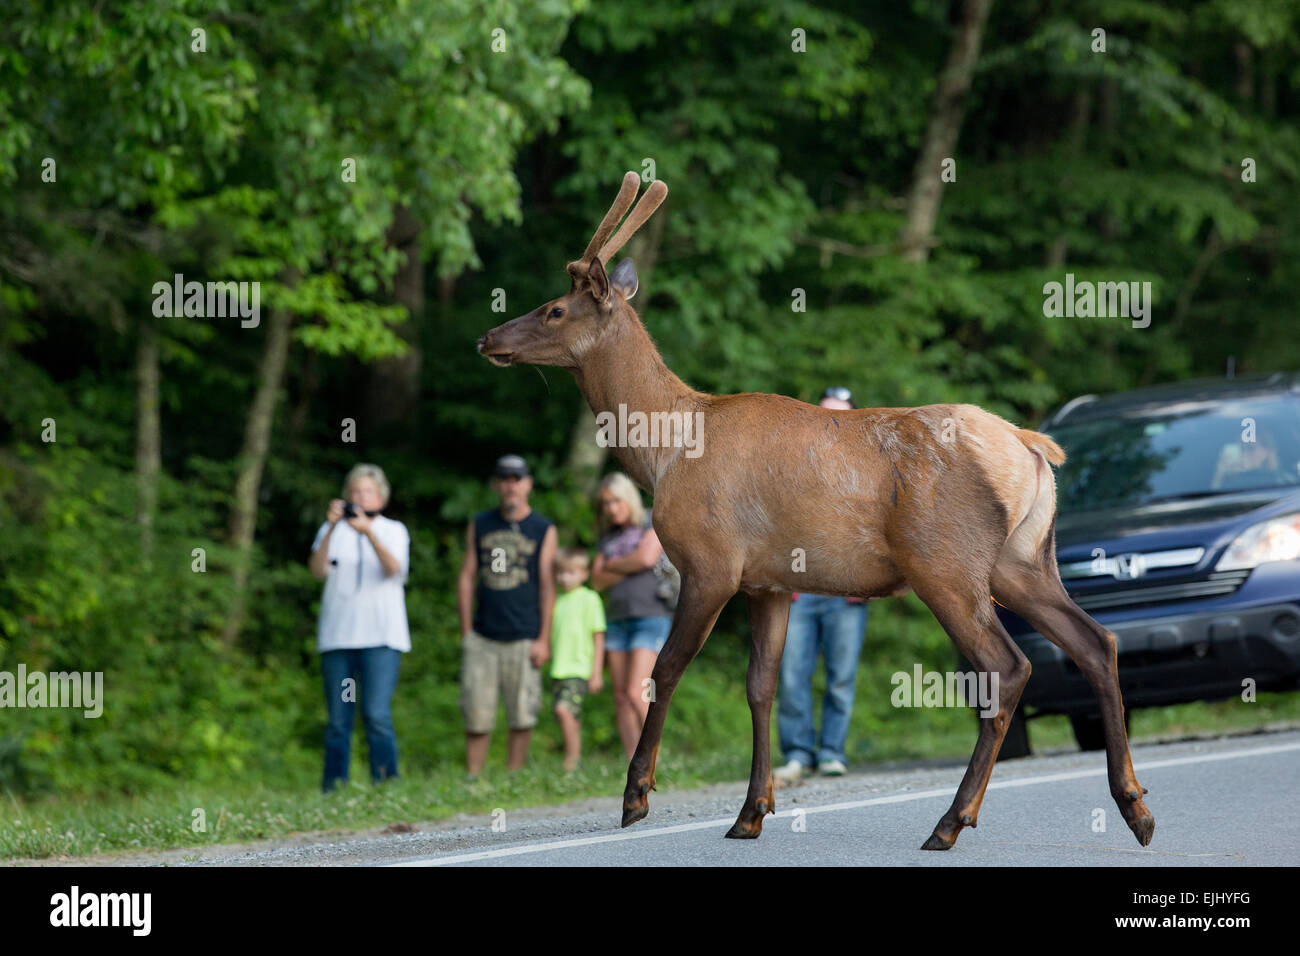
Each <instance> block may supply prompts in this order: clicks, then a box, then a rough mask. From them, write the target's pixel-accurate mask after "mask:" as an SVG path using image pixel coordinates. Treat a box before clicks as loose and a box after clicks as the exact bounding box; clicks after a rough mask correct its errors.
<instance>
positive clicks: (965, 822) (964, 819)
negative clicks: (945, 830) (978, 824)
mask: <svg viewBox="0 0 1300 956" xmlns="http://www.w3.org/2000/svg"><path fill="white" fill-rule="evenodd" d="M961 825H962V826H964V827H974V826H975V818H974V817H973V816H971V815H970V814H969V813H963V814H962V815H961Z"/></svg>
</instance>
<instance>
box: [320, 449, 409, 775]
mask: <svg viewBox="0 0 1300 956" xmlns="http://www.w3.org/2000/svg"><path fill="white" fill-rule="evenodd" d="M390 491H391V489H390V488H389V484H388V479H387V478H385V477H384V472H383V469H382V468H380V467H379V466H378V465H368V464H361V465H357V466H356V467H355V468H353V469H352V470H351V471H350V472H348V476H347V478H346V480H345V481H344V483H343V498H344V499H347V500H346V501H345V500H343V499H335V500H334V501H331V502H330V505H329V511H328V513H327V516H326V521H325V524H323V525H321V528H320V530H319V531H318V532H317V533H316V540H315V541H314V542H313V543H312V546H311V548H312V553H311V560H310V561H309V562H308V564H309V567H310V568H311V571H312V574H314V575H315V576H316V578H317V579H324V581H325V593H324V595H323V596H322V598H321V608H320V621H319V624H318V627H317V631H316V649H317V650H318V651H320V655H321V674H322V677H323V680H324V685H325V707H326V713H327V714H328V718H329V719H328V723H327V725H326V728H325V771H324V774H323V776H322V779H321V790H322V791H324V792H329V791H330V790H332V789H334V787H335V786H337V785H338V784H339V783H345V782H347V779H348V763H349V759H350V750H351V743H352V725H353V722H354V720H355V719H356V717H355V711H356V700H357V696H358V694H359V695H360V698H361V719H362V721H363V723H364V724H365V728H366V742H367V744H368V745H369V748H370V778H371V779H372V780H373V781H374V782H376V783H379V782H381V781H383V780H387V779H389V778H391V777H396V776H397V735H396V732H395V730H394V728H393V716H392V699H393V691H394V690H395V689H396V687H397V672H398V668H399V667H400V665H401V660H402V655H403V654H405V653H407V652H408V651H410V649H411V632H410V628H409V626H408V624H407V620H406V591H405V584H406V575H407V571H408V568H409V562H410V550H411V538H410V535H409V534H408V533H407V530H406V525H404V524H402V522H400V521H394V520H392V519H391V518H387V517H385V516H384V515H383V514H381V513H380V512H382V511H383V509H384V508H385V507H386V506H387V505H388V496H389V493H390Z"/></svg>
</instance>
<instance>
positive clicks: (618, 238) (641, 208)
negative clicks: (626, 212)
mask: <svg viewBox="0 0 1300 956" xmlns="http://www.w3.org/2000/svg"><path fill="white" fill-rule="evenodd" d="M628 175H630V176H636V173H633V172H629V173H628ZM638 178H640V177H638ZM623 182H624V184H626V183H627V182H628V178H627V176H624V177H623ZM667 195H668V185H667V184H666V183H665V182H664V181H663V180H662V179H656V180H655V181H654V182H652V183H651V184H650V188H649V189H647V190H646V191H645V194H644V195H643V196H642V197H641V201H640V202H639V203H637V204H636V208H635V209H633V210H632V215H630V216H628V217H627V219H625V220H624V221H623V225H622V226H621V227H620V228H619V230H618V232H616V233H615V234H614V238H613V239H611V240H609V242H607V243H605V245H604V246H603V247H601V250H600V264H601V265H605V264H606V263H607V262H609V260H610V258H611V257H612V256H613V255H614V253H616V252H618V250H620V249H622V248H623V246H625V245H626V244H627V241H628V240H629V239H631V238H632V236H633V234H634V233H635V232H636V231H637V230H638V229H640V228H641V227H642V226H643V225H645V221H646V220H647V219H649V218H650V215H651V213H653V212H654V211H655V210H656V209H658V208H659V204H660V203H661V202H663V201H664V197H665V196H667Z"/></svg>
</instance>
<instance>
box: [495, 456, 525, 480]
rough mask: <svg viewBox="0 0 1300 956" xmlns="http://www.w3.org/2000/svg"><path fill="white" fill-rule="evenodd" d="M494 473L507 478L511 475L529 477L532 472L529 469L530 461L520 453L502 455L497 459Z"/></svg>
mask: <svg viewBox="0 0 1300 956" xmlns="http://www.w3.org/2000/svg"><path fill="white" fill-rule="evenodd" d="M494 474H495V475H496V476H497V477H498V478H505V477H507V476H510V475H513V476H515V477H517V478H527V477H528V476H529V474H530V472H529V471H528V462H526V461H524V460H523V458H521V457H520V456H519V455H502V456H501V457H500V458H498V459H497V467H496V471H495V472H494Z"/></svg>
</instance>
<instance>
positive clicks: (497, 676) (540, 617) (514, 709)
mask: <svg viewBox="0 0 1300 956" xmlns="http://www.w3.org/2000/svg"><path fill="white" fill-rule="evenodd" d="M492 490H493V491H495V492H496V494H497V496H498V497H499V498H500V500H501V506H500V507H499V508H497V509H495V510H492V511H483V512H480V513H479V514H477V515H475V516H474V519H473V520H472V521H471V522H470V523H469V527H468V528H467V529H466V532H465V563H464V564H463V565H462V566H461V569H460V579H459V581H458V584H457V589H456V591H457V599H458V603H459V606H460V632H461V649H462V652H463V660H462V665H461V681H460V686H461V694H460V705H461V714H462V716H463V717H464V718H465V763H466V766H467V768H468V770H469V775H470V777H477V776H478V774H479V771H480V770H482V768H483V762H484V760H485V759H486V758H487V750H488V744H489V743H490V742H491V740H492V730H493V728H494V726H495V724H496V710H497V698H498V696H503V697H504V698H505V706H506V723H507V725H508V726H509V730H510V736H509V738H508V739H507V741H506V755H507V756H506V764H507V767H508V768H509V769H510V770H518V769H519V768H520V767H522V766H523V765H524V762H525V760H527V758H528V743H529V741H530V739H531V738H532V731H533V727H534V726H536V724H537V714H538V712H539V711H540V709H541V704H542V665H543V664H545V663H546V660H547V658H549V657H550V655H551V610H552V608H553V607H554V605H555V568H554V564H555V549H556V532H555V525H554V524H552V523H551V522H550V521H548V520H547V519H546V518H544V517H542V516H541V515H539V514H538V513H537V512H535V511H533V510H532V509H531V508H529V507H528V496H529V494H530V493H531V492H532V490H533V479H532V476H531V475H530V474H529V471H528V465H527V463H525V461H524V460H523V459H522V458H520V457H519V456H518V455H505V456H504V457H502V458H500V459H498V461H497V466H496V471H495V474H494V476H493V479H492Z"/></svg>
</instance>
